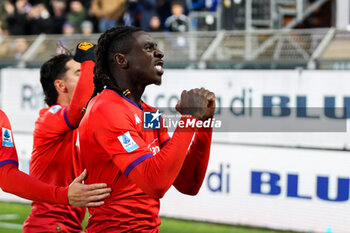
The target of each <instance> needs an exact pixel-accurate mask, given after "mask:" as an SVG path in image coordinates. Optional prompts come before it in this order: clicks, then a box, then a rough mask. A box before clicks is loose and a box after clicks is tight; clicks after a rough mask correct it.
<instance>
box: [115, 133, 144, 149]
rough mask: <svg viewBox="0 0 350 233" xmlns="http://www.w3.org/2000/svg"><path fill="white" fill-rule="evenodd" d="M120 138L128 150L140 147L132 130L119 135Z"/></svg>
mask: <svg viewBox="0 0 350 233" xmlns="http://www.w3.org/2000/svg"><path fill="white" fill-rule="evenodd" d="M118 140H119V141H120V143H121V144H122V146H123V147H124V149H125V150H126V151H127V152H129V153H130V152H132V151H134V150H136V149H137V148H139V146H138V145H137V144H136V142H135V141H134V139H132V137H131V135H130V132H126V133H125V134H123V135H120V136H118Z"/></svg>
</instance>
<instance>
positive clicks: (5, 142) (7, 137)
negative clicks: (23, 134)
mask: <svg viewBox="0 0 350 233" xmlns="http://www.w3.org/2000/svg"><path fill="white" fill-rule="evenodd" d="M2 146H4V147H13V138H12V132H11V130H9V129H6V128H2Z"/></svg>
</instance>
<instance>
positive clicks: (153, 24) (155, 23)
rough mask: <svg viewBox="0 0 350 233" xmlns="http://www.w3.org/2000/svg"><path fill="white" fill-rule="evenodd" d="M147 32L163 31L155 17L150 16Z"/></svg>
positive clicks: (157, 18)
mask: <svg viewBox="0 0 350 233" xmlns="http://www.w3.org/2000/svg"><path fill="white" fill-rule="evenodd" d="M149 26H150V28H149V31H150V32H161V31H163V28H162V25H161V22H160V19H159V17H158V16H157V15H154V16H152V18H151V20H150V21H149Z"/></svg>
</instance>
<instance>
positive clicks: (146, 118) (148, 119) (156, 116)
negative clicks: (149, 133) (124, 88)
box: [143, 110, 161, 129]
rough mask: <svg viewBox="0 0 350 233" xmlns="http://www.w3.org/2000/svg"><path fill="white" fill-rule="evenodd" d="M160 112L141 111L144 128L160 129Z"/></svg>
mask: <svg viewBox="0 0 350 233" xmlns="http://www.w3.org/2000/svg"><path fill="white" fill-rule="evenodd" d="M160 116H161V114H160V112H159V110H157V111H156V112H143V128H144V129H160Z"/></svg>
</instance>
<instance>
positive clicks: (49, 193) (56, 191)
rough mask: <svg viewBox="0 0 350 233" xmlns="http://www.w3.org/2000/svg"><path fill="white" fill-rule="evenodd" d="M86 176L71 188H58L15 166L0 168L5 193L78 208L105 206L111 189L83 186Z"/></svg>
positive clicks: (100, 185) (0, 183)
mask: <svg viewBox="0 0 350 233" xmlns="http://www.w3.org/2000/svg"><path fill="white" fill-rule="evenodd" d="M85 176H86V171H84V172H83V173H82V174H81V175H80V176H79V177H77V178H76V179H75V180H74V181H73V182H72V183H71V184H70V185H69V187H57V186H53V185H49V184H46V183H43V182H41V181H39V180H37V179H36V178H34V177H31V176H28V175H27V174H25V173H24V172H21V171H20V170H18V168H17V166H16V165H15V164H7V165H4V166H1V167H0V187H1V189H2V190H3V191H4V192H8V193H12V194H15V195H17V196H20V197H22V198H26V199H29V200H33V201H40V202H47V203H54V204H66V205H67V204H70V205H73V206H77V207H91V206H93V207H95V206H100V205H103V204H104V202H103V199H105V198H106V197H107V196H109V193H110V192H111V189H110V188H107V185H106V184H91V185H84V184H81V181H82V180H83V179H84V178H85Z"/></svg>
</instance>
